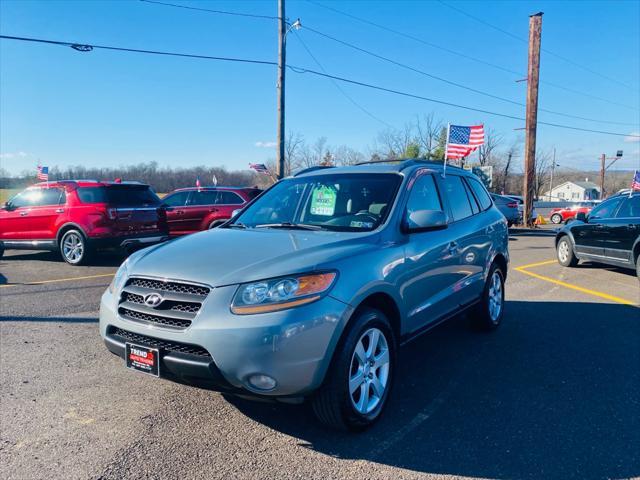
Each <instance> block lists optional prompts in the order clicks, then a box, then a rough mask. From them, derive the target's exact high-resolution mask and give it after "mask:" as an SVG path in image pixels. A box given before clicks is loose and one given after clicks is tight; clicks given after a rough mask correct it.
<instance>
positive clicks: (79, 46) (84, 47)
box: [0, 35, 277, 65]
mask: <svg viewBox="0 0 640 480" xmlns="http://www.w3.org/2000/svg"><path fill="white" fill-rule="evenodd" d="M0 38H4V39H6V40H18V41H22V42H33V43H46V44H50V45H59V46H64V47H71V48H73V49H74V50H78V51H82V52H90V51H91V50H93V49H99V50H113V51H116V52H132V53H146V54H150V55H163V56H170V57H185V58H199V59H203V60H220V61H224V62H238V63H256V64H259V65H277V63H276V62H272V61H268V60H253V59H248V58H234V57H218V56H211V55H198V54H193V53H179V52H166V51H160V50H143V49H138V48H125V47H113V46H109V45H96V44H88V43H74V42H62V41H57V40H45V39H41V38H30V37H14V36H11V35H0Z"/></svg>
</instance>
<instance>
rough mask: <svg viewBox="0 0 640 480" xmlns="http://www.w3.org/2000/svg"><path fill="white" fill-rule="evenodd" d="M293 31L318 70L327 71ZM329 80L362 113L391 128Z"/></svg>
mask: <svg viewBox="0 0 640 480" xmlns="http://www.w3.org/2000/svg"><path fill="white" fill-rule="evenodd" d="M292 31H293V33H294V34H295V36H296V38H297V39H298V41H299V42H300V44H301V45H302V46H303V47H304V49H305V50H306V51H307V53H308V54H309V56H310V57H311V59H312V60H313V61H314V62H315V64H316V65H318V68H320V70H322V72H323V73H327V71H326V70H325V68H324V67H323V66H322V64H321V63H320V61H319V60H318V59H317V58H316V56H315V55H314V54H313V53H312V52H311V50H310V49H309V47H307V44H306V43H305V42H304V40H302V37H301V36H300V35H298V32H296V31H295V30H292ZM329 80H331V83H332V84H333V85H334V86H335V87H336V88H337V89H338V91H339V92H340V93H341V94H342V95H344V97H345V98H346V99H347V100H349V101H350V102H351V103H352V104H353V105H355V106H356V107H357V108H358V109H360V110H361V111H362V112H363V113H365V114H366V115H368V116H369V117H371V118H373V119H374V120H376V121H377V122H380V123H382V124H383V125H386V126H387V127H389V128H393V126H392V125H390V124H388V123H387V122H385V121H384V120H382V119H381V118H378V117H377V116H376V115H374V114H373V113H371V112H370V111H369V110H367V109H366V108H364V107H363V106H362V105H360V104H359V103H358V102H356V101H355V100H354V99H353V98H352V97H351V96H350V95H349V94H348V93H347V92H345V90H344V89H343V88H342V87H341V86H340V85H339V84H338V82H337V81H335V80H334V79H332V78H331V79H329Z"/></svg>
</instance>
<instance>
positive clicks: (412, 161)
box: [356, 158, 461, 170]
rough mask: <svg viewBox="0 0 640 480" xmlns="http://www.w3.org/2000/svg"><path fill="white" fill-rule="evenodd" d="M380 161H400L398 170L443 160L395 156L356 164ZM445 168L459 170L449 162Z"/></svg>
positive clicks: (373, 163) (440, 164)
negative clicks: (394, 157)
mask: <svg viewBox="0 0 640 480" xmlns="http://www.w3.org/2000/svg"><path fill="white" fill-rule="evenodd" d="M380 163H401V164H402V165H400V170H404V169H405V168H409V167H411V166H412V165H417V164H427V165H434V166H442V165H443V162H442V160H427V159H424V158H397V159H387V160H369V161H366V162H358V163H356V166H359V165H375V164H380ZM447 168H455V169H458V170H461V168H460V167H458V166H456V165H451V164H447Z"/></svg>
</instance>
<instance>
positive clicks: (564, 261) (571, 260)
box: [556, 235, 578, 267]
mask: <svg viewBox="0 0 640 480" xmlns="http://www.w3.org/2000/svg"><path fill="white" fill-rule="evenodd" d="M556 253H557V256H558V263H559V264H560V265H562V266H563V267H575V266H576V265H577V264H578V257H576V255H575V253H573V245H571V240H569V237H567V236H566V235H565V236H564V237H562V238H561V239H560V241H559V242H558V246H557V247H556Z"/></svg>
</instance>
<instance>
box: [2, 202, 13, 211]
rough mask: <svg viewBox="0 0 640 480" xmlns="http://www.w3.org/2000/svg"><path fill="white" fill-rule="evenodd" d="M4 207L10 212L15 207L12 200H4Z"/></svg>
mask: <svg viewBox="0 0 640 480" xmlns="http://www.w3.org/2000/svg"><path fill="white" fill-rule="evenodd" d="M2 208H3V209H4V210H6V211H7V212H10V211H11V210H13V209H14V208H13V205H11V202H4V203H3V204H2Z"/></svg>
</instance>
